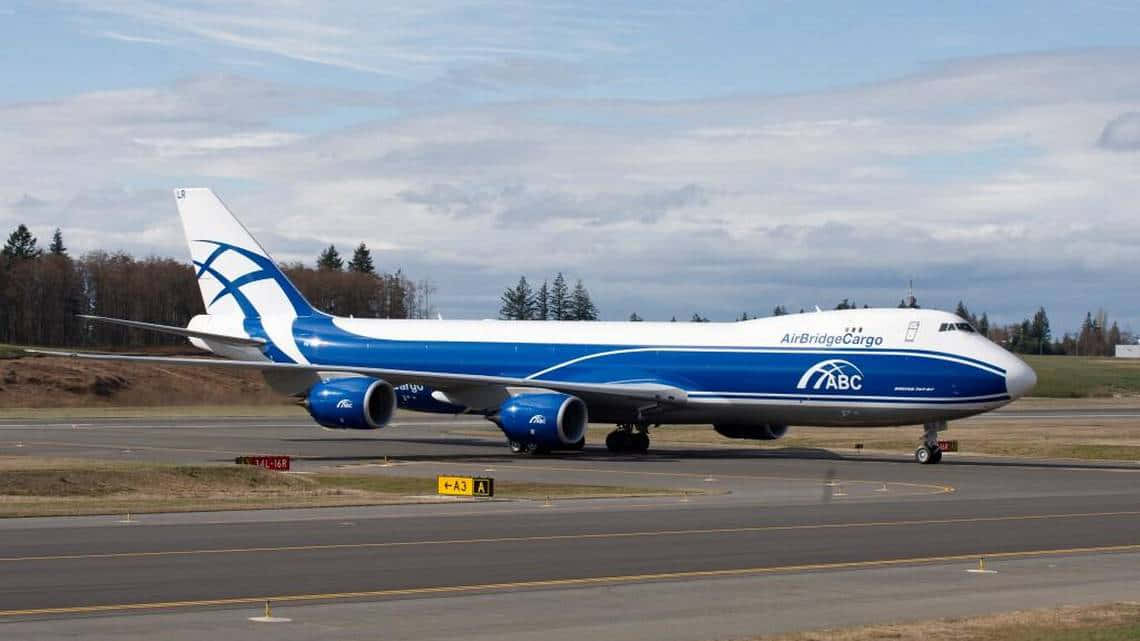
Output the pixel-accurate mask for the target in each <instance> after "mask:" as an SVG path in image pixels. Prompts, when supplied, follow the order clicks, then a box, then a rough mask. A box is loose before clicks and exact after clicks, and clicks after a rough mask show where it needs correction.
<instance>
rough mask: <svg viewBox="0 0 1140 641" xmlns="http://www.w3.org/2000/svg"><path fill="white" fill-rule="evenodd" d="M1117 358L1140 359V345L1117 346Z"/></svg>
mask: <svg viewBox="0 0 1140 641" xmlns="http://www.w3.org/2000/svg"><path fill="white" fill-rule="evenodd" d="M1116 357H1117V358H1140V345H1117V346H1116Z"/></svg>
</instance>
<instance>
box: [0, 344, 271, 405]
mask: <svg viewBox="0 0 1140 641" xmlns="http://www.w3.org/2000/svg"><path fill="white" fill-rule="evenodd" d="M0 381H2V383H0V408H17V407H20V408H24V407H26V408H52V407H91V408H105V407H132V406H137V407H155V406H165V405H283V404H288V403H289V402H290V401H289V399H288V398H286V397H284V396H281V395H279V394H276V393H275V392H273V391H272V390H271V389H270V388H269V386H268V385H267V384H266V383H265V381H264V380H263V379H262V378H261V374H260V373H258V372H248V371H236V370H233V369H223V368H211V367H185V366H181V367H176V366H169V365H151V364H146V363H120V362H114V361H76V360H74V359H69V358H62V357H54V356H45V357H29V358H20V359H9V360H3V361H0Z"/></svg>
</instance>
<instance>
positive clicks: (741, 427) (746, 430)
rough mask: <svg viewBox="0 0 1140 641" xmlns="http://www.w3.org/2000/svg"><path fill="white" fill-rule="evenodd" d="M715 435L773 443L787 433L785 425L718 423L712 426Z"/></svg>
mask: <svg viewBox="0 0 1140 641" xmlns="http://www.w3.org/2000/svg"><path fill="white" fill-rule="evenodd" d="M713 429H714V430H716V433H717V434H720V435H721V436H725V437H728V438H750V439H755V440H758V441H774V440H776V439H778V438H780V437H781V436H783V435H785V434H787V433H788V426H787V425H772V424H770V423H762V424H760V425H745V424H740V423H727V424H726V423H720V424H717V425H713Z"/></svg>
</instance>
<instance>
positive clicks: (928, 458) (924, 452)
mask: <svg viewBox="0 0 1140 641" xmlns="http://www.w3.org/2000/svg"><path fill="white" fill-rule="evenodd" d="M914 460H915V461H917V462H918V463H920V464H922V465H930V464H931V463H934V462H935V460H934V450H933V449H932V448H931V447H930V446H929V445H920V446H919V447H918V449H917V450H915V451H914Z"/></svg>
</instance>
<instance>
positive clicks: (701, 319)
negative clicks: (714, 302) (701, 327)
mask: <svg viewBox="0 0 1140 641" xmlns="http://www.w3.org/2000/svg"><path fill="white" fill-rule="evenodd" d="M689 320H690V321H692V322H694V323H707V322H709V319H707V318H705V317H704V316H701V315H700V314H698V313H696V312H693V317H692V318H691V319H689Z"/></svg>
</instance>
